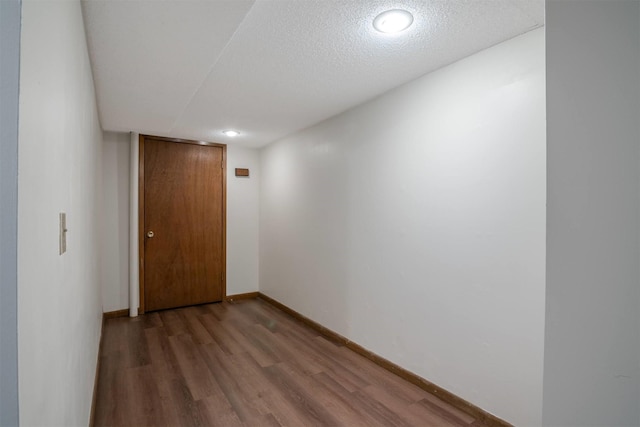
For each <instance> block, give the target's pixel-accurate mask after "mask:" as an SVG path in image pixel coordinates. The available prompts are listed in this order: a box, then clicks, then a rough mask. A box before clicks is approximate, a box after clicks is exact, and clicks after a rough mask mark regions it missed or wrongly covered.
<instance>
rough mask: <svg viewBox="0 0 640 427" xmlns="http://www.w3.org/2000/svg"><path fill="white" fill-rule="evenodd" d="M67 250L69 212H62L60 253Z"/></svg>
mask: <svg viewBox="0 0 640 427" xmlns="http://www.w3.org/2000/svg"><path fill="white" fill-rule="evenodd" d="M66 251H67V214H66V213H65V212H60V255H62V254H63V253H65V252H66Z"/></svg>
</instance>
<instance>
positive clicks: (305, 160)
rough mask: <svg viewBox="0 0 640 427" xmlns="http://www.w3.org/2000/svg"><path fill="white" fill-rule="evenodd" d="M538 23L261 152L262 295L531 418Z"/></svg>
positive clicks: (540, 127)
mask: <svg viewBox="0 0 640 427" xmlns="http://www.w3.org/2000/svg"><path fill="white" fill-rule="evenodd" d="M544 94H545V79H544V30H543V29H539V30H535V31H532V32H530V33H527V34H525V35H523V36H520V37H517V38H515V39H512V40H510V41H507V42H505V43H502V44H500V45H497V46H494V47H492V48H490V49H488V50H485V51H482V52H480V53H478V54H476V55H473V56H471V57H469V58H466V59H464V60H462V61H459V62H457V63H454V64H452V65H450V66H448V67H445V68H443V69H440V70H438V71H436V72H434V73H431V74H428V75H426V76H423V77H422V78H419V79H417V80H415V81H413V82H411V83H409V84H407V85H404V86H401V87H399V88H397V89H395V90H393V91H391V92H388V93H387V94H385V95H384V96H382V97H380V98H378V99H375V100H373V101H371V102H369V103H366V104H364V105H362V106H359V107H357V108H355V109H353V110H351V111H348V112H346V113H343V114H341V115H339V116H336V117H334V118H332V119H329V120H327V121H326V122H323V123H321V124H319V125H316V126H313V127H311V128H309V129H307V130H304V131H302V132H299V133H297V134H294V135H292V136H290V137H287V138H285V139H283V140H281V141H279V142H276V143H274V144H272V145H269V146H268V147H266V148H265V149H264V150H263V153H262V163H261V173H262V177H261V178H262V180H261V182H262V186H261V205H260V210H261V216H260V218H261V222H260V290H261V292H264V293H265V294H267V295H269V296H271V297H273V298H275V299H277V300H279V301H281V302H283V303H284V304H286V305H288V306H290V307H292V308H293V309H295V310H297V311H299V312H300V313H302V314H304V315H305V316H308V317H310V318H311V319H313V320H315V321H317V322H319V323H321V324H323V325H325V326H327V327H329V328H330V329H332V330H334V331H336V332H338V333H340V334H342V335H344V336H346V337H347V338H349V339H351V340H353V341H355V342H357V343H358V344H361V345H363V346H364V347H365V348H367V349H369V350H372V351H373V352H375V353H377V354H379V355H381V356H383V357H385V358H387V359H389V360H391V361H392V362H394V363H397V364H399V365H401V366H403V367H405V368H407V369H409V370H410V371H412V372H414V373H416V374H418V375H420V376H422V377H424V378H426V379H428V380H430V381H432V382H434V383H436V384H438V385H439V386H441V387H444V388H445V389H448V390H450V391H451V392H453V393H455V394H457V395H458V396H461V397H462V398H464V399H466V400H468V401H470V402H472V403H474V404H475V405H478V406H480V407H481V408H483V409H485V410H487V411H489V412H491V413H493V414H495V415H497V416H499V417H501V418H503V419H505V420H507V421H509V422H512V423H514V424H515V425H540V423H541V415H542V409H541V404H542V368H543V359H542V357H543V333H544V301H545V300H544V297H545V294H544V287H545V284H544V280H545V273H544V272H545V197H546V190H545V187H546V180H545V167H546V166H545V162H546V160H545V157H546V150H545V95H544Z"/></svg>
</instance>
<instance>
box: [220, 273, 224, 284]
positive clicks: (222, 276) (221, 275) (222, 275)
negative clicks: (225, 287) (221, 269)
mask: <svg viewBox="0 0 640 427" xmlns="http://www.w3.org/2000/svg"><path fill="white" fill-rule="evenodd" d="M220 277H221V278H222V281H223V282H224V273H222V274H220Z"/></svg>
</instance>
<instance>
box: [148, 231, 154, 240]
mask: <svg viewBox="0 0 640 427" xmlns="http://www.w3.org/2000/svg"><path fill="white" fill-rule="evenodd" d="M153 236H155V234H153V231H147V237H149V238H151V237H153Z"/></svg>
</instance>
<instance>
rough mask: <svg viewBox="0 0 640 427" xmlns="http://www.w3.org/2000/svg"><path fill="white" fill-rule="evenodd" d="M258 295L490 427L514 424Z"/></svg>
mask: <svg viewBox="0 0 640 427" xmlns="http://www.w3.org/2000/svg"><path fill="white" fill-rule="evenodd" d="M257 297H258V298H260V299H262V300H264V301H266V302H268V303H269V304H271V305H273V306H274V307H276V308H278V309H280V310H282V311H283V312H285V313H287V314H289V315H291V316H292V317H294V318H296V319H297V320H299V321H300V322H302V323H304V324H305V325H307V326H309V327H310V328H312V329H314V330H316V331H317V332H319V333H320V334H321V335H323V336H324V337H325V338H327V339H329V340H330V341H332V342H335V343H337V344H341V345H344V346H345V347H347V348H349V349H351V350H353V351H354V352H356V353H358V354H360V355H361V356H364V357H366V358H367V359H369V360H371V361H372V362H374V363H375V364H377V365H378V366H380V367H382V368H384V369H386V370H387V371H389V372H391V373H393V374H395V375H397V376H399V377H401V378H403V379H405V380H407V381H409V382H410V383H412V384H415V385H416V386H418V387H420V388H421V389H423V390H424V391H426V392H428V393H431V394H433V395H434V396H437V397H438V398H440V399H442V400H443V401H445V402H447V403H448V404H450V405H451V406H453V407H455V408H457V409H459V410H461V411H463V412H465V413H467V414H469V415H471V416H472V417H474V418H475V419H476V420H478V421H480V422H481V423H483V424H484V425H486V426H490V427H513V426H512V424H509V423H508V422H506V421H504V420H503V419H501V418H498V417H496V416H495V415H493V414H490V413H489V412H487V411H485V410H484V409H482V408H479V407H478V406H476V405H474V404H473V403H471V402H468V401H466V400H464V399H463V398H461V397H459V396H457V395H455V394H453V393H451V392H450V391H448V390H446V389H444V388H442V387H440V386H438V385H436V384H433V383H432V382H430V381H427V380H426V379H424V378H422V377H420V376H418V375H416V374H414V373H413V372H411V371H408V370H406V369H404V368H402V367H400V366H398V365H396V364H395V363H393V362H390V361H389V360H387V359H385V358H383V357H381V356H378V355H377V354H375V353H373V352H372V351H370V350H367V349H366V348H364V347H362V346H361V345H359V344H356V343H355V342H353V341H350V340H349V339H347V338H345V337H343V336H342V335H340V334H338V333H336V332H334V331H332V330H331V329H329V328H326V327H324V326H322V325H321V324H319V323H317V322H315V321H313V320H311V319H309V318H308V317H306V316H304V315H302V314H300V313H298V312H297V311H295V310H293V309H291V308H289V307H287V306H286V305H284V304H282V303H281V302H279V301H276V300H274V299H273V298H271V297H269V296H267V295H265V294H263V293H262V292H257ZM247 298H249V297H247Z"/></svg>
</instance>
